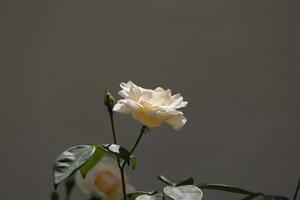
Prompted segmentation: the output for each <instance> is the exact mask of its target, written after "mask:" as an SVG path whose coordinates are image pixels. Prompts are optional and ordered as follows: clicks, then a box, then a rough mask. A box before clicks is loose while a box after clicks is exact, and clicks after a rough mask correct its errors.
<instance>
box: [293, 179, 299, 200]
mask: <svg viewBox="0 0 300 200" xmlns="http://www.w3.org/2000/svg"><path fill="white" fill-rule="evenodd" d="M299 189H300V179H299V181H298V184H297V187H296V191H295V194H294V198H293V200H296V199H297V195H298V191H299Z"/></svg>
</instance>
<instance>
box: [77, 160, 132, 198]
mask: <svg viewBox="0 0 300 200" xmlns="http://www.w3.org/2000/svg"><path fill="white" fill-rule="evenodd" d="M125 180H126V192H127V194H129V193H133V192H135V189H134V187H133V186H131V185H130V184H128V181H127V178H126V177H125ZM76 183H77V185H78V186H79V188H80V189H81V190H82V192H84V193H85V194H89V195H92V196H95V197H98V198H101V199H102V200H120V199H122V198H123V192H122V179H121V175H120V170H119V168H118V167H117V166H116V164H115V162H114V161H112V160H111V159H109V158H104V159H103V160H101V161H100V162H99V163H98V164H97V165H96V166H95V167H94V168H93V169H91V170H90V171H89V172H88V173H87V175H86V177H85V178H83V177H82V175H81V173H80V172H79V171H78V172H77V174H76Z"/></svg>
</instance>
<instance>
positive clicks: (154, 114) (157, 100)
mask: <svg viewBox="0 0 300 200" xmlns="http://www.w3.org/2000/svg"><path fill="white" fill-rule="evenodd" d="M120 87H121V88H122V90H121V91H120V92H119V94H120V96H121V97H123V98H124V99H121V100H119V101H118V102H117V104H116V105H115V106H114V108H113V110H114V111H115V112H120V113H125V114H131V115H132V117H133V118H135V119H137V120H139V121H140V122H141V123H142V124H144V125H146V126H148V127H150V128H152V127H158V126H160V125H161V124H163V123H167V124H169V125H171V126H172V127H173V128H174V129H180V128H181V127H183V125H184V124H185V123H186V121H187V119H186V118H185V117H184V115H183V113H182V112H181V111H179V110H177V109H179V108H183V107H185V106H186V105H187V102H186V101H183V97H182V96H181V95H180V94H175V95H172V94H171V90H170V89H168V90H164V89H163V88H161V87H158V88H156V89H155V90H151V89H144V88H141V87H139V86H137V85H135V84H134V83H133V82H131V81H129V82H128V83H121V84H120Z"/></svg>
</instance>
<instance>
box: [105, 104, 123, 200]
mask: <svg viewBox="0 0 300 200" xmlns="http://www.w3.org/2000/svg"><path fill="white" fill-rule="evenodd" d="M108 112H109V117H110V124H111V129H112V133H113V139H114V144H117V136H116V130H115V123H114V116H113V112H111V111H110V110H108ZM117 163H118V166H119V169H120V174H121V179H122V191H123V199H124V200H126V196H127V195H126V184H125V175H124V166H122V164H121V161H120V159H119V158H117Z"/></svg>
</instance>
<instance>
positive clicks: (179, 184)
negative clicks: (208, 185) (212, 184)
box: [176, 178, 194, 186]
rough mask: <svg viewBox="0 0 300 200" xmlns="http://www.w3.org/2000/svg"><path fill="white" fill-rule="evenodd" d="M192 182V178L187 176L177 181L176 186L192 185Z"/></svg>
mask: <svg viewBox="0 0 300 200" xmlns="http://www.w3.org/2000/svg"><path fill="white" fill-rule="evenodd" d="M193 184H194V179H193V178H188V179H186V180H183V181H181V182H179V183H177V184H176V186H182V185H193Z"/></svg>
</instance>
